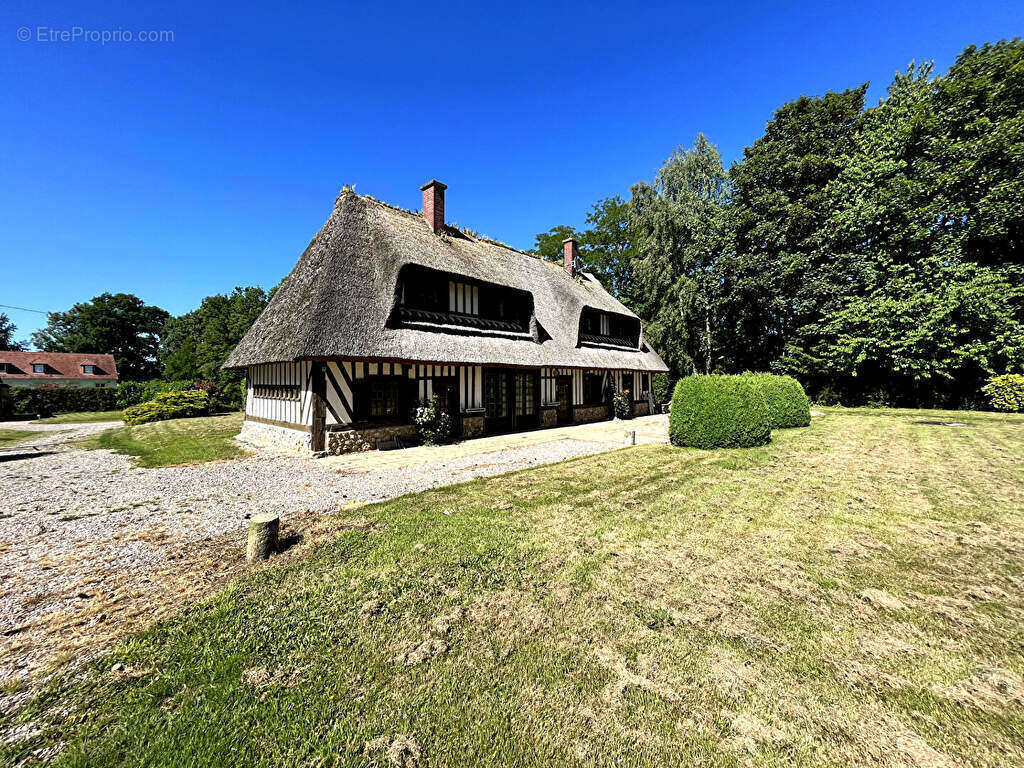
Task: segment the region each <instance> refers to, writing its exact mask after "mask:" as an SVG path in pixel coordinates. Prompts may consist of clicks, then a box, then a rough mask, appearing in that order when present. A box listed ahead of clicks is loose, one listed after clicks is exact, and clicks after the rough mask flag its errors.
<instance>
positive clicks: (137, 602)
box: [0, 423, 621, 710]
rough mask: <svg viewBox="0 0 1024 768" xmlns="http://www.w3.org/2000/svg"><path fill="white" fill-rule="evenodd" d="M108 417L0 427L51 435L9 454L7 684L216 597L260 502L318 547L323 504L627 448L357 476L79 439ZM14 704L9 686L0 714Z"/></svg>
mask: <svg viewBox="0 0 1024 768" xmlns="http://www.w3.org/2000/svg"><path fill="white" fill-rule="evenodd" d="M109 426H110V425H109V424H76V425H49V426H43V425H25V424H24V423H7V424H4V423H0V428H3V429H18V428H21V429H39V430H46V431H48V432H52V433H53V434H49V435H46V436H44V437H40V438H37V439H35V440H34V441H31V442H29V443H27V444H22V445H19V446H15V447H14V448H12V449H7V450H5V451H2V452H0V685H3V686H4V689H5V690H17V688H18V687H19V686H17V685H12V684H10V683H8V684H7V685H4V683H5V681H8V680H9V679H10V678H12V677H23V676H26V675H29V674H31V673H33V672H35V671H36V670H39V669H40V668H42V667H44V666H45V665H47V664H50V663H51V662H53V661H54V660H60V661H65V660H67V659H69V658H78V659H79V660H80V659H81V658H84V657H86V656H88V655H89V654H91V653H95V652H96V651H97V650H98V649H100V648H101V647H102V646H103V645H104V644H105V643H106V642H107V641H109V640H110V639H111V638H113V637H116V636H117V635H119V634H121V633H123V632H125V631H130V630H132V629H137V628H140V627H141V626H145V625H146V624H148V623H150V622H152V621H153V620H154V619H155V618H160V617H162V616H165V615H168V614H169V613H173V612H175V611H176V610H180V607H181V605H182V604H183V602H185V601H187V600H192V599H201V598H202V597H204V596H206V595H208V594H212V593H213V592H214V591H216V589H217V588H219V587H220V586H221V585H223V584H224V583H226V581H227V580H229V579H230V578H231V577H233V576H235V575H237V574H238V573H240V572H241V571H243V570H245V569H246V567H247V566H246V565H245V562H244V558H243V557H242V548H243V544H244V537H245V525H246V518H248V517H249V516H250V515H251V514H253V513H255V512H276V513H279V514H280V515H281V517H282V525H283V527H284V531H283V535H292V536H293V537H294V538H297V539H298V538H302V537H303V536H304V537H305V538H306V539H307V543H308V542H309V541H312V539H313V537H312V536H310V535H308V534H312V533H314V532H315V531H316V528H317V523H316V522H315V521H316V520H323V519H326V518H325V516H324V514H323V513H325V512H327V513H339V512H341V513H344V514H341V515H338V514H334V515H333V517H332V520H333V522H334V524H336V525H337V524H345V523H346V522H347V523H348V524H357V525H358V524H360V521H359V519H358V512H357V511H354V510H355V508H356V507H358V506H359V505H360V504H362V503H364V502H371V501H379V500H383V499H388V498H393V497H395V496H399V495H402V494H405V493H409V492H412V491H419V490H423V489H426V488H431V487H438V486H442V485H448V484H451V483H457V482H462V481H465V480H470V479H472V478H474V477H484V476H490V475H496V474H501V473H504V472H508V471H511V470H515V469H521V468H524V467H530V466H536V465H538V464H546V463H550V462H555V461H560V460H562V459H567V458H572V457H576V456H584V455H588V454H593V453H599V452H602V451H607V450H609V449H611V448H613V447H618V446H619V445H621V442H617V443H615V444H612V443H610V442H609V441H607V440H592V439H572V438H569V439H567V438H564V437H563V438H562V439H558V440H555V441H552V442H544V443H540V444H535V445H527V446H523V447H518V448H514V449H508V450H498V451H491V452H488V453H476V454H473V455H469V456H462V457H459V458H454V459H451V460H448V461H439V462H437V463H435V464H430V465H428V466H426V467H419V468H417V469H418V471H415V472H410V471H408V469H405V468H392V469H388V468H387V467H383V468H381V469H380V470H369V471H359V472H352V471H351V470H348V471H343V470H338V469H335V468H333V467H332V466H331V465H330V464H329V463H328V462H322V461H319V462H318V461H313V460H309V459H303V458H292V457H286V456H278V455H269V454H258V455H253V456H250V457H246V458H241V459H235V460H231V461H221V462H212V463H208V464H201V465H192V466H181V467H167V468H158V469H141V468H138V467H136V466H134V464H133V460H132V459H131V458H130V457H126V456H119V455H116V454H114V453H111V452H110V451H103V450H95V451H85V450H81V449H79V448H77V447H75V446H74V445H72V444H71V441H73V440H75V439H77V438H79V437H82V436H84V435H87V434H91V433H94V432H97V431H100V430H102V429H105V428H107V427H109ZM586 434H587V433H581V437H583V436H584V435H586ZM371 466H372V464H371ZM334 530H336V527H335V528H334ZM303 549H304V547H298V548H296V552H301V551H302V550H303ZM286 555H287V553H286ZM293 555H294V553H293ZM275 559H276V558H275ZM13 698H19V697H17V696H15V697H10V696H9V697H8V699H9V700H8V701H7V702H6V706H11V705H12V704H13V703H14V701H13ZM4 706H5V703H4V702H3V695H2V694H0V710H2V709H3V708H4Z"/></svg>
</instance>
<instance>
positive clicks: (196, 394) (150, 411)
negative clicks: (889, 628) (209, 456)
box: [122, 389, 210, 426]
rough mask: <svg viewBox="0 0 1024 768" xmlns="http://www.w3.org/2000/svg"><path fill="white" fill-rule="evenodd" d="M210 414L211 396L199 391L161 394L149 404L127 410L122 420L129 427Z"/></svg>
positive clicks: (134, 406) (191, 390) (141, 404)
mask: <svg viewBox="0 0 1024 768" xmlns="http://www.w3.org/2000/svg"><path fill="white" fill-rule="evenodd" d="M209 412H210V396H209V395H208V394H207V393H206V392H203V391H201V390H198V389H188V390H182V391H179V392H161V393H160V394H158V395H157V396H156V397H154V398H153V399H152V400H150V401H149V402H147V403H139V404H138V405H133V406H132V407H130V408H125V410H124V414H123V416H122V418H123V419H124V423H125V424H128V425H129V426H135V425H136V424H145V423H147V422H150V421H166V420H168V419H186V418H189V417H192V416H206V415H207V414H208V413H209Z"/></svg>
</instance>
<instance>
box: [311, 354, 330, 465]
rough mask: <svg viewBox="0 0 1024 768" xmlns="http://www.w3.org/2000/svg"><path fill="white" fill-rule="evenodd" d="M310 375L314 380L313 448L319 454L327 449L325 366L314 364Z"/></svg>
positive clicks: (312, 384)
mask: <svg viewBox="0 0 1024 768" xmlns="http://www.w3.org/2000/svg"><path fill="white" fill-rule="evenodd" d="M309 375H310V378H311V379H312V381H311V382H310V386H311V390H312V392H311V394H312V403H311V408H312V411H313V426H312V430H311V432H312V448H313V451H314V452H318V451H323V450H326V448H327V378H326V376H325V375H324V364H323V363H313V367H312V368H311V369H310V373H309Z"/></svg>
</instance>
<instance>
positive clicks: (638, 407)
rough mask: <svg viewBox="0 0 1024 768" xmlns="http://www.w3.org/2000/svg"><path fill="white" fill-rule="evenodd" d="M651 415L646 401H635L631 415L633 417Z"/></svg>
mask: <svg viewBox="0 0 1024 768" xmlns="http://www.w3.org/2000/svg"><path fill="white" fill-rule="evenodd" d="M650 413H651V404H650V403H648V402H647V401H646V400H637V401H636V402H634V403H633V415H634V416H649V415H650Z"/></svg>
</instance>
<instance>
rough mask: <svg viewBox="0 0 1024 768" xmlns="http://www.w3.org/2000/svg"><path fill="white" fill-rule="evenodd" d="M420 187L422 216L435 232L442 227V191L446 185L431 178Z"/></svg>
mask: <svg viewBox="0 0 1024 768" xmlns="http://www.w3.org/2000/svg"><path fill="white" fill-rule="evenodd" d="M420 189H422V190H423V218H424V219H426V220H427V225H428V226H429V227H430V228H431V229H432V230H434V234H437V233H438V232H440V231H441V230H442V229H444V191H445V190H446V189H448V187H447V186H445V185H444V184H442V183H441V182H440V181H438V180H437V179H432V180H431V181H428V182H427V183H426V184H424V185H423V186H422V187H420Z"/></svg>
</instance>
